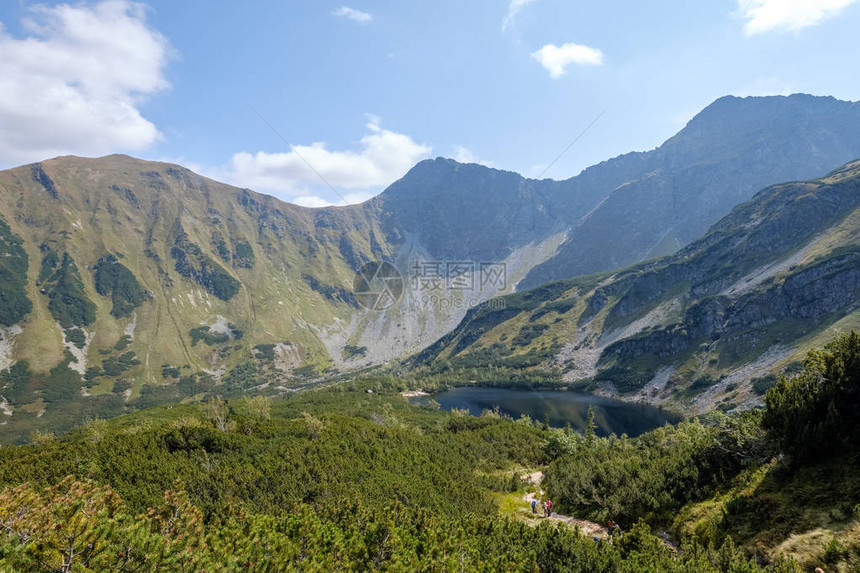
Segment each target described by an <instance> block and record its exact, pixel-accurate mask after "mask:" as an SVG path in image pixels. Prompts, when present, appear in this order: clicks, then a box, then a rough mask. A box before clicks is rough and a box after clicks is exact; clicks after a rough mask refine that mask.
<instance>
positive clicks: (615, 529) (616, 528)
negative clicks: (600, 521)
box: [606, 519, 621, 537]
mask: <svg viewBox="0 0 860 573" xmlns="http://www.w3.org/2000/svg"><path fill="white" fill-rule="evenodd" d="M606 525H607V526H608V527H609V537H615V536H616V535H618V536H620V535H621V526H620V525H618V524H617V523H615V520H614V519H610V520H609V523H607V524H606Z"/></svg>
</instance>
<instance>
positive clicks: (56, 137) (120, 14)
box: [0, 0, 171, 165]
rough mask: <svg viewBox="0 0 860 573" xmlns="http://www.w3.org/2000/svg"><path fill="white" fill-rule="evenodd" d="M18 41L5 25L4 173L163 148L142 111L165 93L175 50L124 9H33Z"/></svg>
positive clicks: (140, 13) (136, 8)
mask: <svg viewBox="0 0 860 573" xmlns="http://www.w3.org/2000/svg"><path fill="white" fill-rule="evenodd" d="M30 12H31V16H30V17H29V18H28V19H27V20H26V21H24V23H23V24H24V28H25V30H26V31H27V34H28V36H27V37H24V38H16V37H13V36H12V35H10V34H9V33H8V32H7V31H6V30H5V29H4V28H3V26H2V24H0V126H2V130H0V163H2V164H6V165H11V164H16V163H24V162H28V161H37V160H40V159H45V158H47V157H53V156H55V155H63V154H70V153H73V154H78V155H103V154H106V153H111V152H115V151H120V150H122V151H135V150H142V149H146V148H147V147H149V146H150V145H152V144H153V143H154V142H155V141H157V140H158V139H159V138H160V134H159V132H158V129H157V128H156V127H155V125H154V124H153V123H152V122H151V121H149V120H147V119H146V118H144V117H143V116H142V115H141V113H140V110H139V109H138V106H139V104H140V103H141V101H142V100H143V99H144V98H145V97H146V96H149V95H151V94H154V93H157V92H159V91H161V90H164V89H167V88H168V87H170V86H169V83H168V82H167V79H166V78H165V77H164V68H165V65H166V63H167V60H168V58H169V56H170V53H171V49H170V46H169V44H168V42H167V40H166V39H165V38H164V36H162V35H161V34H160V33H158V32H157V31H156V30H154V29H152V28H151V27H149V26H147V24H146V13H145V12H146V9H145V7H144V6H142V5H141V4H137V3H134V2H129V1H126V0H105V1H103V2H99V3H97V4H94V5H89V6H87V5H82V4H76V5H74V6H72V5H69V4H59V5H56V6H52V7H48V6H43V5H35V6H34V7H33V8H31V10H30Z"/></svg>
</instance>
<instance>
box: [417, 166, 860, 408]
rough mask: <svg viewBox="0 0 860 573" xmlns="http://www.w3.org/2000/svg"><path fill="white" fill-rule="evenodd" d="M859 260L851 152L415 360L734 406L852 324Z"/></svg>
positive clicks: (473, 315)
mask: <svg viewBox="0 0 860 573" xmlns="http://www.w3.org/2000/svg"><path fill="white" fill-rule="evenodd" d="M858 269H860V162H854V163H851V164H848V165H846V166H844V167H843V168H841V169H839V170H836V171H834V172H832V173H830V174H829V175H827V176H826V177H823V178H821V179H816V180H811V181H805V182H797V183H786V184H780V185H775V186H772V187H768V188H766V189H764V190H762V191H760V192H759V193H758V194H756V196H755V197H754V198H753V199H752V200H750V201H749V202H747V203H744V204H742V205H740V206H738V207H737V208H735V209H734V210H733V211H732V212H731V213H730V214H729V215H728V216H726V217H725V218H723V219H722V220H721V221H720V222H718V223H717V224H716V225H714V226H713V227H712V228H711V230H710V231H709V232H708V234H706V235H705V236H704V237H703V238H702V239H700V240H698V241H696V242H694V243H692V244H690V245H689V246H688V247H686V248H685V249H683V250H681V251H680V252H679V253H678V254H676V255H673V256H670V257H666V258H663V259H659V260H656V261H654V262H650V263H645V264H642V265H638V266H635V267H632V268H630V269H627V270H623V271H620V272H617V273H611V274H608V275H591V276H586V277H580V278H577V279H569V280H563V281H557V282H554V283H548V284H547V285H543V286H541V287H539V288H537V289H534V290H530V291H523V292H519V293H516V294H514V295H508V296H506V297H503V298H502V299H501V300H500V301H499V303H498V304H496V305H494V306H493V308H491V309H475V310H474V311H471V312H470V313H469V314H467V316H466V317H465V318H464V320H463V321H462V322H461V323H460V325H459V326H458V327H457V328H456V329H455V330H453V331H452V332H451V333H449V334H448V335H446V336H445V337H443V338H442V339H440V340H439V341H437V342H436V343H435V344H434V345H432V346H430V347H429V348H428V349H426V350H425V351H423V352H422V353H421V354H419V355H418V356H417V357H416V358H415V359H414V361H413V363H414V364H417V365H423V366H421V368H424V369H427V368H431V369H432V367H431V366H430V365H431V364H433V363H434V362H437V361H440V360H441V361H446V362H447V364H449V365H451V366H453V367H454V369H455V370H456V368H457V367H459V368H466V367H471V368H474V367H478V366H480V365H484V366H490V367H492V366H498V365H500V364H505V365H510V366H513V367H516V368H519V369H521V370H525V371H529V370H533V371H535V372H538V373H541V375H543V376H545V377H547V379H550V380H551V379H553V378H554V379H556V380H564V381H566V382H569V383H573V384H576V385H578V386H585V385H591V386H592V387H594V388H599V389H602V390H603V391H605V392H608V393H612V394H616V393H621V394H624V395H628V396H631V397H636V398H639V399H643V400H647V401H652V402H664V401H673V402H676V403H680V404H683V405H685V407H687V408H693V409H694V410H701V411H704V410H708V409H710V408H712V407H714V406H715V405H725V407H730V406H732V405H736V404H739V403H746V402H750V401H755V400H756V399H757V396H758V395H760V394H761V393H763V390H764V389H765V388H766V387H767V386H768V385H769V384H771V383H772V382H773V381H774V380H775V379H774V378H773V377H772V376H770V374H771V372H772V371H773V370H775V369H779V368H782V369H785V368H790V367H791V365H792V364H793V363H795V362H796V361H797V360H798V358H799V357H800V356H802V355H803V353H804V352H805V351H806V350H807V349H808V348H809V347H810V345H814V344H817V343H819V342H820V341H821V340H822V339H823V338H826V337H830V336H832V334H833V331H835V330H842V331H845V330H850V329H851V328H853V327H854V326H855V325H856V323H857V320H858V316H860V308H858V303H857V301H858V300H860V298H858V294H860V292H858V289H860V270H858ZM437 369H438V368H437ZM460 376H462V373H461V374H460Z"/></svg>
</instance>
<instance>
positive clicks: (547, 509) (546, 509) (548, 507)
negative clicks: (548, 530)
mask: <svg viewBox="0 0 860 573" xmlns="http://www.w3.org/2000/svg"><path fill="white" fill-rule="evenodd" d="M544 512H545V513H546V516H547V517H550V516H551V515H552V502H551V501H550V500H546V505H545V506H544Z"/></svg>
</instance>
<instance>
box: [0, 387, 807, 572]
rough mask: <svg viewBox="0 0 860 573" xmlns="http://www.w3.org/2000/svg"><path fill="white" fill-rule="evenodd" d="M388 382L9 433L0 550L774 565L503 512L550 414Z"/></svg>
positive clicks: (375, 562) (24, 566)
mask: <svg viewBox="0 0 860 573" xmlns="http://www.w3.org/2000/svg"><path fill="white" fill-rule="evenodd" d="M377 382H380V383H376V382H374V383H375V384H376V387H378V388H380V391H381V392H383V393H384V394H382V395H378V394H375V395H367V394H365V393H364V392H363V388H364V384H363V383H350V384H346V385H344V386H341V387H336V388H333V389H331V390H322V391H315V392H305V393H302V394H300V395H297V396H295V397H294V398H291V399H288V400H283V401H279V402H274V403H265V401H259V400H239V401H231V402H229V403H228V402H225V401H223V400H221V399H217V398H215V399H211V400H209V401H208V402H207V403H205V404H204V405H202V406H201V407H196V406H179V405H177V406H174V407H173V408H170V409H167V408H164V407H161V408H157V409H155V410H152V411H148V412H141V413H138V414H134V415H130V416H126V417H123V418H118V419H115V420H112V421H109V422H106V423H105V422H100V421H93V422H91V423H89V424H86V425H84V426H82V427H81V428H80V429H78V430H76V431H75V432H73V433H72V434H70V435H69V436H67V437H66V438H65V439H62V440H57V439H50V436H47V435H44V434H41V435H39V436H35V437H34V438H36V442H38V443H34V445H32V446H27V447H15V448H3V449H0V488H2V490H0V519H2V520H3V523H4V524H6V527H4V530H3V531H2V532H0V568H3V569H4V570H8V571H10V573H11V572H15V573H18V572H23V571H39V572H41V571H52V570H54V569H56V568H63V567H67V568H68V570H71V571H105V570H111V571H114V570H116V571H128V570H141V571H142V570H146V571H177V570H187V571H236V570H251V571H258V572H263V571H283V570H314V571H330V570H337V569H342V570H364V571H371V570H390V571H398V570H467V571H500V570H503V571H559V572H583V573H584V572H589V573H592V572H598V573H602V572H606V573H609V572H622V573H634V572H635V573H639V572H645V573H649V572H655V573H656V572H677V573H681V572H693V571H695V572H702V573H716V572H732V573H747V572H748V573H756V572H759V571H764V568H762V567H761V566H759V565H756V564H755V563H754V562H751V561H750V560H749V559H748V557H747V556H745V555H744V554H743V552H742V551H740V550H739V549H738V548H736V547H735V546H734V545H733V544H731V543H730V542H727V543H725V544H724V545H723V546H722V547H721V548H720V549H707V548H705V547H703V546H700V545H688V546H686V547H685V548H684V551H683V553H682V554H681V555H678V554H676V553H675V552H674V551H672V550H671V549H669V548H668V547H666V546H665V545H664V544H663V543H662V542H661V541H660V540H659V539H658V538H657V537H655V536H653V535H651V533H650V531H649V528H648V527H647V526H646V525H640V526H637V527H635V528H633V529H632V530H631V531H630V532H628V533H627V534H626V535H625V536H624V537H622V538H621V539H619V540H617V541H616V542H615V543H611V544H610V543H594V542H593V541H592V540H591V539H590V538H588V537H585V536H582V535H580V534H579V533H578V532H577V531H575V530H574V529H571V528H568V527H566V526H563V525H553V524H551V523H549V522H544V523H543V524H541V526H539V527H533V526H532V525H530V524H528V523H525V522H522V521H519V520H513V519H510V518H506V517H504V516H502V515H499V513H498V510H497V506H496V502H495V499H496V492H508V491H510V487H511V483H512V480H511V479H509V478H508V476H509V472H510V471H511V470H514V471H516V468H520V467H534V466H535V465H536V464H540V463H543V462H545V461H546V460H547V450H546V449H545V448H544V447H542V444H543V443H544V442H545V440H546V438H547V437H548V434H547V433H546V430H544V429H541V428H538V427H536V426H533V425H530V424H524V423H515V422H511V421H508V420H503V419H500V418H498V417H492V416H487V417H481V418H470V417H458V416H453V415H450V414H445V413H442V412H438V411H432V410H428V409H422V408H416V407H412V406H410V405H409V404H408V403H407V402H406V401H405V400H403V399H402V398H401V397H400V396H399V395H398V394H396V393H392V392H391V390H390V388H391V386H389V385H388V383H386V382H381V381H377ZM380 384H381V385H380ZM386 388H389V390H386ZM65 476H68V477H65ZM73 476H74V477H73ZM513 481H514V483H515V487H516V486H517V485H518V480H513ZM24 484H27V485H26V486H24ZM25 532H26V534H24V533H25ZM70 532H72V533H71V534H70ZM22 534H24V535H22ZM70 536H71V537H72V538H73V539H72V545H73V547H74V548H75V551H74V552H69V551H67V549H68V547H69V538H70ZM768 570H769V571H771V572H772V573H788V572H797V571H799V569H797V568H796V566H794V565H792V564H791V563H788V562H784V561H777V562H776V563H775V564H774V566H773V567H772V568H770V569H768Z"/></svg>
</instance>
